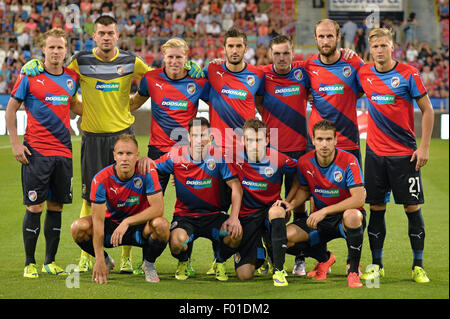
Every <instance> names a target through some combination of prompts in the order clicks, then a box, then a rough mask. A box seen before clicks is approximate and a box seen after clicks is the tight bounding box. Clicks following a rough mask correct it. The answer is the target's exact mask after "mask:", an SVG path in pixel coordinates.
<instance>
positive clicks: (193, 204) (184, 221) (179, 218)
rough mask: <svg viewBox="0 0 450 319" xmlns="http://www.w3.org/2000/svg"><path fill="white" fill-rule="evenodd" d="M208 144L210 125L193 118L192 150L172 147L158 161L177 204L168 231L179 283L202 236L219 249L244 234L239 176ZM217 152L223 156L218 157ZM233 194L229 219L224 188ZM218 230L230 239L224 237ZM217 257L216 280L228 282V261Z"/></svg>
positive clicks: (190, 132) (190, 138)
mask: <svg viewBox="0 0 450 319" xmlns="http://www.w3.org/2000/svg"><path fill="white" fill-rule="evenodd" d="M209 143H210V132H209V122H208V120H206V119H205V118H195V119H193V120H191V121H190V122H189V146H188V145H184V146H181V147H178V148H173V149H172V150H171V151H170V152H168V153H166V154H165V155H164V156H162V157H161V158H160V159H159V160H157V161H156V168H157V169H158V171H161V172H164V173H166V174H173V175H174V177H175V189H176V195H177V201H176V203H175V211H174V216H173V220H172V226H171V232H170V249H171V252H172V255H173V256H174V257H175V258H177V259H178V267H177V271H176V273H175V278H176V279H178V280H186V279H187V278H188V277H189V271H188V259H189V257H190V256H189V253H190V252H188V251H187V250H188V244H189V243H190V242H193V241H194V240H195V239H197V238H198V237H205V238H208V239H210V240H211V241H212V242H214V243H215V245H214V246H215V247H220V245H221V241H222V240H223V241H224V242H229V241H230V240H231V239H230V238H232V237H238V236H240V235H241V232H242V230H241V227H240V224H239V221H238V215H239V209H240V207H241V199H242V188H241V186H240V183H239V180H238V179H237V178H236V176H234V175H232V174H231V172H230V170H229V169H228V166H227V164H226V163H225V160H224V159H223V156H222V155H221V153H222V152H221V151H219V152H215V150H214V148H213V147H208V144H209ZM215 153H218V154H219V155H217V154H215ZM223 181H224V182H225V183H226V184H227V185H228V187H229V188H230V189H231V204H232V209H231V212H230V216H228V215H227V214H226V212H223V211H222V202H221V193H222V189H221V184H222V182H223ZM220 231H226V232H227V233H229V234H230V235H228V236H226V237H225V238H223V239H221V238H220ZM215 254H216V256H215V257H216V259H217V263H216V269H215V274H216V279H217V280H220V281H226V280H228V276H227V274H226V271H225V265H224V262H225V261H226V260H222V259H221V258H220V256H219V255H220V254H217V252H215Z"/></svg>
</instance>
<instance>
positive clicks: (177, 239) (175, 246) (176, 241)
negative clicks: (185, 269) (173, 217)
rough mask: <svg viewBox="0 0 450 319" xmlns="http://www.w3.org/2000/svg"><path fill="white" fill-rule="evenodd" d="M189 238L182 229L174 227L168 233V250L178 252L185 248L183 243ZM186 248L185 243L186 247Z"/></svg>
mask: <svg viewBox="0 0 450 319" xmlns="http://www.w3.org/2000/svg"><path fill="white" fill-rule="evenodd" d="M188 239H189V236H188V235H187V233H186V232H185V231H184V230H181V229H179V228H178V229H175V230H173V231H172V232H171V233H170V250H171V251H172V252H173V253H175V254H179V253H180V252H181V251H182V250H183V248H185V245H184V243H185V242H186V241H187V240H188ZM185 249H187V245H186V248H185Z"/></svg>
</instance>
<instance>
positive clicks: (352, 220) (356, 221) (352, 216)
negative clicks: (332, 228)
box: [344, 209, 363, 228]
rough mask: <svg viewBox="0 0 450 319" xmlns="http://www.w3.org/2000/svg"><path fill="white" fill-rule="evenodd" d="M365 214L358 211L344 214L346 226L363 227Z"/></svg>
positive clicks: (348, 210)
mask: <svg viewBox="0 0 450 319" xmlns="http://www.w3.org/2000/svg"><path fill="white" fill-rule="evenodd" d="M362 221H363V214H362V213H361V212H360V211H359V210H358V209H347V210H346V211H345V212H344V226H346V227H349V228H357V227H360V226H361V225H362Z"/></svg>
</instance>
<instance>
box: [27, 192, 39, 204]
mask: <svg viewBox="0 0 450 319" xmlns="http://www.w3.org/2000/svg"><path fill="white" fill-rule="evenodd" d="M28 199H29V200H30V201H32V202H35V201H36V199H37V193H36V191H29V192H28Z"/></svg>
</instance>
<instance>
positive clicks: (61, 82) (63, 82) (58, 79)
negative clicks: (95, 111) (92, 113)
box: [44, 72, 78, 96]
mask: <svg viewBox="0 0 450 319" xmlns="http://www.w3.org/2000/svg"><path fill="white" fill-rule="evenodd" d="M44 74H45V75H46V76H47V77H48V78H49V79H50V80H52V81H53V82H55V83H56V84H57V85H58V86H59V87H60V88H61V90H64V91H65V92H66V93H67V94H68V95H70V96H74V95H75V93H76V92H77V90H78V85H77V82H76V81H75V80H74V79H73V78H72V77H71V76H70V75H69V74H67V73H64V74H63V75H62V76H61V75H53V74H50V73H47V72H45V73H44ZM68 81H72V85H73V86H72V88H71V89H70V88H69V87H68V83H67V82H68ZM67 88H69V91H68V90H67Z"/></svg>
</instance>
